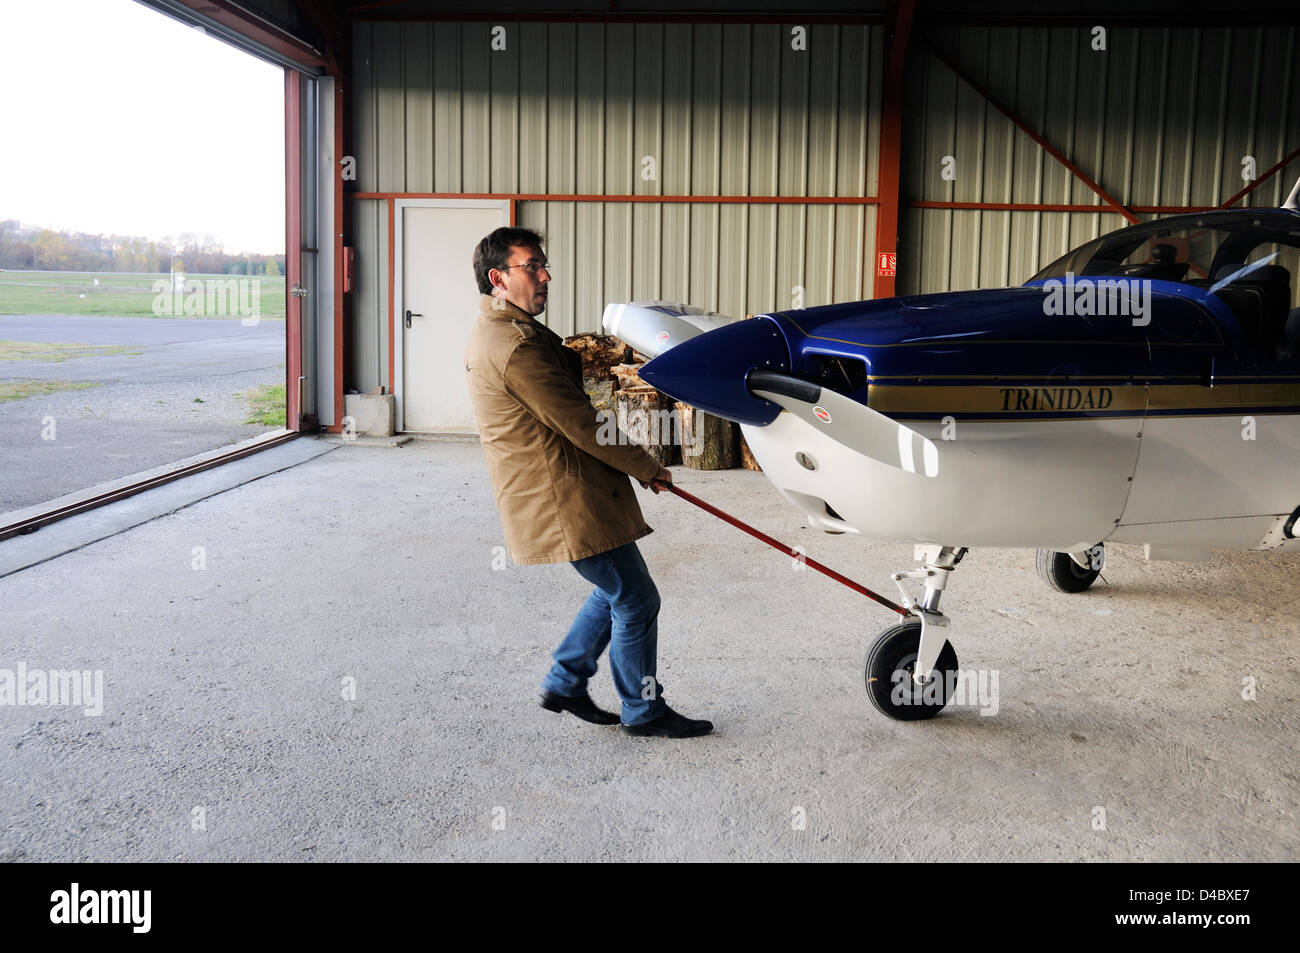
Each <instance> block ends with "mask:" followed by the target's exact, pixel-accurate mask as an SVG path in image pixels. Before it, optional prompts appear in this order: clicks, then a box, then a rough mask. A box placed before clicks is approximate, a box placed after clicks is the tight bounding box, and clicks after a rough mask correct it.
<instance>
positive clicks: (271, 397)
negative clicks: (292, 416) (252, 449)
mask: <svg viewBox="0 0 1300 953" xmlns="http://www.w3.org/2000/svg"><path fill="white" fill-rule="evenodd" d="M239 396H241V397H245V398H247V399H248V403H249V414H248V419H247V420H245V421H244V423H246V424H262V425H263V426H265V427H283V426H284V421H285V409H286V399H287V398H286V397H285V392H284V385H283V384H263V385H262V386H261V387H257V388H254V389H253V390H250V391H247V392H245V393H243V394H240V395H239Z"/></svg>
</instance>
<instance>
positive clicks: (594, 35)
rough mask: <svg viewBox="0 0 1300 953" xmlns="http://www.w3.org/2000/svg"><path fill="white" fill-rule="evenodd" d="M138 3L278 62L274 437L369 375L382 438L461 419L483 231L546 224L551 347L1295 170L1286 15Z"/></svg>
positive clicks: (877, 273)
mask: <svg viewBox="0 0 1300 953" xmlns="http://www.w3.org/2000/svg"><path fill="white" fill-rule="evenodd" d="M146 2H149V3H150V5H152V6H154V7H157V8H158V9H160V10H162V11H163V12H165V13H168V14H169V15H171V16H174V17H177V18H180V19H182V20H184V21H185V22H188V23H191V24H193V25H196V26H202V27H203V28H204V29H206V30H208V31H209V32H211V33H213V34H214V35H217V36H221V37H224V38H226V39H228V40H230V41H231V42H233V43H235V44H237V45H239V46H241V47H243V48H244V49H246V50H249V51H250V52H253V53H255V54H256V55H259V56H263V57H265V58H267V59H269V60H272V61H274V62H276V63H279V64H281V65H283V66H284V68H285V83H286V87H285V89H286V116H285V121H286V136H287V143H288V145H289V150H288V152H287V154H286V155H287V161H286V165H287V168H286V177H287V179H286V181H287V187H288V191H287V193H286V194H287V195H288V208H287V209H286V214H287V235H288V247H289V249H290V261H289V265H288V275H289V284H290V285H291V286H297V287H298V288H299V289H300V292H301V293H300V294H299V295H298V296H295V297H292V298H291V300H290V301H289V316H290V317H289V324H288V328H289V334H290V343H289V345H288V361H287V375H288V385H289V386H288V388H287V394H288V398H289V415H288V420H289V421H290V424H289V429H290V430H295V429H296V430H300V431H308V432H310V431H313V430H316V429H318V428H320V429H324V430H328V431H330V432H338V431H340V430H341V429H342V426H343V423H342V420H343V417H344V394H345V393H346V392H358V393H363V394H364V393H368V392H372V391H375V390H376V389H377V388H383V389H384V392H385V393H387V394H391V395H393V396H394V398H395V412H396V421H395V423H396V429H397V430H399V431H407V432H435V433H436V432H468V431H472V430H473V424H472V418H471V417H470V416H469V415H468V414H469V409H468V405H467V404H466V403H465V400H466V398H465V396H464V394H463V390H464V388H463V387H462V386H461V384H462V381H461V374H460V373H459V362H460V351H461V345H462V344H463V340H464V335H465V334H466V333H467V332H466V328H465V322H464V321H463V320H462V316H463V315H464V314H466V313H471V311H470V309H472V308H473V307H474V296H475V294H476V292H475V289H474V287H473V282H472V278H471V275H470V271H469V267H468V264H467V262H468V257H467V255H468V253H467V252H466V251H465V249H466V248H468V247H470V245H471V244H472V236H474V235H481V234H483V233H485V231H486V230H490V229H489V226H495V225H496V224H499V223H518V224H521V225H526V226H530V227H536V228H540V229H542V230H544V232H545V233H546V234H547V236H548V237H549V240H550V246H549V248H548V252H549V254H550V256H551V258H552V259H553V260H554V261H555V262H556V263H557V267H558V269H559V270H558V272H557V273H556V276H555V277H556V279H557V280H556V282H555V292H556V293H555V295H554V297H553V299H552V300H551V303H550V307H549V309H548V311H547V314H546V316H545V321H546V322H547V323H548V325H549V326H551V327H552V328H553V329H554V330H556V331H557V332H558V333H560V334H562V335H571V334H576V333H581V332H588V331H596V330H598V329H599V321H600V314H601V311H602V309H603V307H604V305H605V303H606V302H608V301H630V300H635V299H643V300H644V299H661V300H674V301H684V302H690V303H692V304H695V305H697V306H701V307H704V308H706V309H707V310H710V311H716V312H719V313H721V314H723V315H730V316H734V317H741V316H744V315H746V314H757V313H762V312H764V311H769V310H773V309H777V308H788V307H811V306H814V305H819V304H829V303H833V302H843V301H854V300H861V299H865V298H875V297H884V296H888V295H891V294H895V293H924V292H934V291H947V290H961V289H971V288H979V287H997V286H1005V285H1014V284H1017V283H1019V282H1021V281H1023V280H1025V279H1026V278H1027V277H1029V276H1030V275H1032V274H1033V273H1034V272H1036V271H1037V270H1038V269H1039V268H1040V267H1041V266H1042V265H1044V264H1046V263H1047V262H1050V261H1051V260H1053V259H1054V258H1056V257H1058V256H1059V255H1060V254H1063V253H1064V252H1065V251H1067V250H1068V249H1070V248H1072V247H1074V246H1076V245H1078V244H1080V243H1081V242H1083V241H1085V240H1087V239H1090V238H1095V237H1097V236H1098V235H1100V234H1104V233H1105V232H1108V231H1111V230H1113V229H1115V228H1118V227H1120V226H1122V225H1124V224H1128V223H1132V222H1137V221H1141V220H1145V219H1148V218H1151V217H1153V216H1158V215H1167V214H1174V213H1178V212H1183V211H1192V210H1203V209H1210V208H1228V207H1234V206H1249V205H1260V206H1277V205H1280V204H1281V202H1282V199H1283V198H1284V197H1285V195H1286V193H1287V190H1288V188H1289V184H1290V183H1289V179H1290V177H1292V176H1293V174H1294V172H1295V169H1296V168H1297V167H1300V166H1296V165H1292V163H1294V162H1295V160H1296V159H1297V157H1300V141H1297V140H1296V134H1297V129H1300V90H1297V89H1296V88H1295V87H1296V80H1295V69H1294V65H1295V57H1296V56H1297V51H1296V50H1295V39H1296V36H1295V34H1296V20H1297V15H1296V13H1295V10H1294V7H1293V6H1291V5H1289V4H1285V3H1265V4H1255V5H1252V8H1251V14H1250V17H1249V18H1242V17H1241V16H1240V15H1230V14H1227V13H1225V12H1224V11H1223V8H1222V6H1221V5H1217V4H1209V3H1192V4H1182V5H1180V6H1179V7H1178V12H1177V15H1176V16H1169V15H1165V13H1164V12H1163V11H1164V7H1163V5H1156V4H1150V5H1143V4H1118V3H1113V4H1102V5H1100V6H1098V5H1088V6H1086V7H1085V6H1084V5H1080V4H1073V3H1056V4H1017V3H1014V2H1002V3H992V4H982V5H980V6H979V7H978V8H977V9H974V8H970V7H967V6H965V5H961V4H946V3H942V2H926V0H922V2H908V0H902V2H896V3H874V4H873V3H847V2H841V3H837V2H824V3H819V4H814V5H799V6H798V8H797V9H796V8H794V7H790V6H788V5H784V4H781V3H752V2H751V3H725V4H714V5H712V6H711V7H710V9H709V10H708V12H701V11H700V10H698V9H689V7H690V5H683V4H670V3H660V4H656V3H624V2H619V3H613V4H606V3H601V2H591V3H585V4H580V3H575V4H568V5H563V6H560V7H550V8H548V9H547V10H546V11H545V12H538V11H537V10H536V9H535V7H534V5H532V4H528V3H500V4H497V5H495V6H494V7H493V10H492V12H491V13H485V12H483V10H482V8H481V7H480V6H478V5H475V4H456V3H445V2H431V0H391V2H390V0H370V2H359V0H349V2H327V0H316V2H306V0H304V2H291V0H240V2H234V0H146ZM453 289H456V290H453ZM417 369H418V373H417Z"/></svg>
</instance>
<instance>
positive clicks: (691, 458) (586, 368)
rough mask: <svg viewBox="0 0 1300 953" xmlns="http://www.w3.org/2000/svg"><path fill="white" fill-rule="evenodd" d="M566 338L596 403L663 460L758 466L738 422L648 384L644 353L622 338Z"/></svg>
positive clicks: (696, 465)
mask: <svg viewBox="0 0 1300 953" xmlns="http://www.w3.org/2000/svg"><path fill="white" fill-rule="evenodd" d="M564 343H565V344H566V345H568V346H569V347H571V348H573V349H574V350H575V351H577V352H578V354H579V356H580V357H581V358H582V376H583V387H584V389H585V390H586V392H587V395H588V396H589V397H590V398H591V402H592V404H593V405H594V406H595V407H596V409H597V410H613V411H614V412H615V413H616V414H617V419H618V427H619V429H620V430H622V431H623V432H624V433H626V434H627V435H628V437H629V438H631V440H632V441H633V442H634V443H636V444H638V445H640V446H642V447H644V448H645V449H646V450H647V451H648V452H649V453H650V454H651V455H652V456H654V457H655V459H657V460H658V461H659V462H660V463H661V464H662V465H664V466H672V465H673V464H675V463H677V462H679V460H680V462H681V463H682V464H683V465H685V466H686V467H688V468H690V469H693V470H725V469H729V468H731V467H735V466H743V467H745V468H746V469H748V470H757V469H759V466H758V464H757V463H756V462H754V458H753V456H752V455H751V454H750V453H749V447H748V446H746V445H745V441H744V438H743V437H742V436H741V435H740V429H739V428H738V427H737V426H736V424H734V423H732V422H731V421H729V420H724V419H723V418H721V417H716V416H714V415H713V414H709V413H705V412H704V411H702V410H698V409H696V408H694V407H691V406H690V405H689V404H683V403H681V402H680V401H674V400H673V399H672V398H671V397H669V396H668V395H666V394H663V393H660V392H659V391H658V390H656V389H655V388H654V387H652V386H650V385H649V384H647V383H646V382H645V381H644V380H642V379H641V375H640V374H639V373H638V372H639V370H640V369H641V367H643V366H644V365H645V358H644V357H643V356H642V355H641V354H639V353H637V352H635V351H633V350H632V349H631V348H630V347H628V346H627V345H625V344H624V343H623V342H622V341H620V340H618V339H617V338H613V337H609V336H608V335H603V334H578V335H575V336H573V337H570V338H565V340H564ZM679 448H680V456H679Z"/></svg>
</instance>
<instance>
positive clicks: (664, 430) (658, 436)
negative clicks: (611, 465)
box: [614, 384, 677, 467]
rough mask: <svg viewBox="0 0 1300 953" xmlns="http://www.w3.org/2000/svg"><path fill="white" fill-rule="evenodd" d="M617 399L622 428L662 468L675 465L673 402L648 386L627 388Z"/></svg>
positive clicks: (620, 391) (615, 401)
mask: <svg viewBox="0 0 1300 953" xmlns="http://www.w3.org/2000/svg"><path fill="white" fill-rule="evenodd" d="M614 396H615V400H614V403H615V407H616V408H617V413H618V429H619V430H622V431H623V432H624V433H626V434H627V435H628V437H629V438H631V440H632V442H633V443H635V444H636V445H637V446H640V447H644V448H645V449H646V450H647V451H648V452H649V453H650V455H651V456H652V457H654V458H655V459H656V460H658V461H659V463H660V465H662V466H665V467H667V466H672V465H673V464H674V463H675V462H676V460H677V444H676V443H675V442H674V439H673V438H674V436H675V431H674V427H673V411H672V406H673V404H672V401H671V400H670V399H669V398H667V397H665V396H664V395H663V394H661V393H659V391H657V390H655V389H654V388H653V387H651V386H649V385H648V384H647V385H643V386H641V387H632V388H624V389H623V390H619V391H616V392H615V395H614Z"/></svg>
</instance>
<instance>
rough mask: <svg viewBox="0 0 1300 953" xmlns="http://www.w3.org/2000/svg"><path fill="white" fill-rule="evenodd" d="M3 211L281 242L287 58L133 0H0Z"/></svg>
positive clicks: (147, 231) (272, 245) (131, 231)
mask: <svg viewBox="0 0 1300 953" xmlns="http://www.w3.org/2000/svg"><path fill="white" fill-rule="evenodd" d="M0 219H18V220H20V221H21V222H23V224H25V225H40V226H45V227H48V228H55V229H68V230H71V231H79V232H88V233H91V234H97V233H102V234H105V235H107V234H118V235H140V236H144V237H146V238H152V239H160V238H164V237H167V236H174V235H180V234H181V233H183V232H193V233H196V234H199V235H213V236H215V237H216V238H217V239H218V240H219V241H220V242H221V243H222V244H223V245H224V246H225V248H226V250H227V251H230V252H234V253H238V252H259V253H278V252H283V251H284V72H283V70H282V69H281V68H280V67H278V66H272V65H271V64H269V63H265V62H263V61H261V60H259V59H256V58H255V57H253V56H250V55H249V54H247V53H244V52H243V51H241V50H237V49H235V48H234V47H232V46H230V45H228V44H226V43H223V42H222V41H220V40H217V39H214V38H213V37H210V36H208V35H206V34H204V33H202V32H201V31H199V30H196V29H194V28H192V27H188V26H185V25H183V24H181V23H178V22H177V21H175V20H173V19H171V18H170V17H167V16H164V15H163V14H160V13H157V12H155V11H154V10H151V9H149V8H147V7H144V6H142V5H140V4H138V3H136V2H134V0H39V2H32V0H0Z"/></svg>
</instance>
